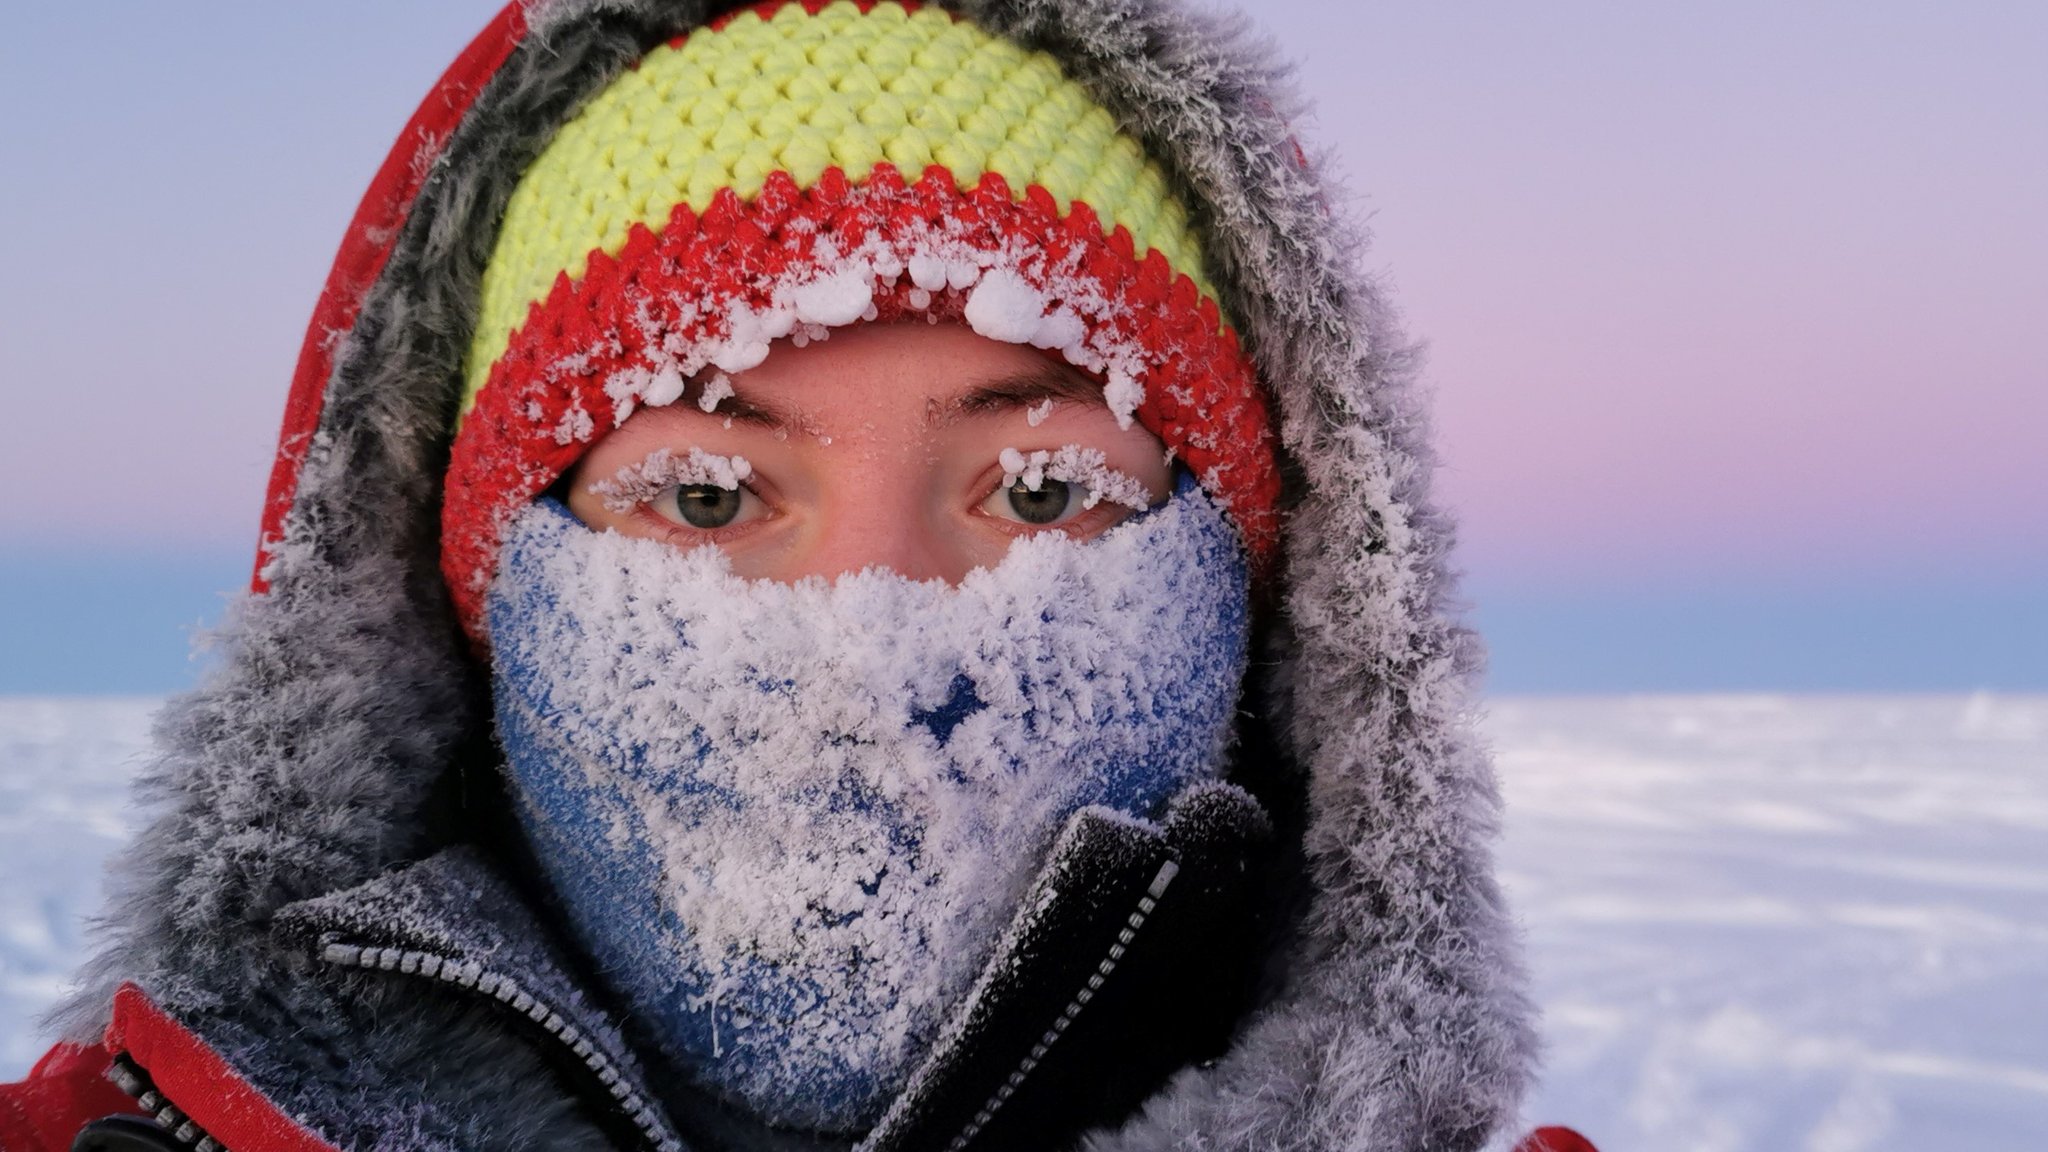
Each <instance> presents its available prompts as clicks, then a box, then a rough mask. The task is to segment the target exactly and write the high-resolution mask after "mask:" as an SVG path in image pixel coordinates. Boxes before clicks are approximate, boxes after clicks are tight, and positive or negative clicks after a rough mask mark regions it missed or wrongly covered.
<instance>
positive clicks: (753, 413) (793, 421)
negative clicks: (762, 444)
mask: <svg viewBox="0 0 2048 1152" xmlns="http://www.w3.org/2000/svg"><path fill="white" fill-rule="evenodd" d="M716 375H717V374H716V373H706V374H705V375H703V376H699V377H698V378H696V379H694V380H692V381H690V385H689V387H688V388H687V389H685V390H684V392H683V395H682V396H681V397H680V398H678V399H677V401H676V403H677V405H678V406H681V405H685V404H687V405H689V406H690V407H692V408H697V409H699V410H701V409H702V407H703V405H702V404H701V403H700V401H701V400H702V399H703V398H704V390H705V389H706V388H707V387H709V386H710V383H711V380H712V379H713V378H714V377H715V376H716ZM739 388H740V384H739V382H738V381H736V380H728V381H727V382H726V387H725V390H724V391H725V394H724V395H723V396H721V397H720V398H719V401H718V403H717V404H716V405H714V406H713V407H712V409H711V412H710V414H711V415H713V416H723V417H729V418H731V419H732V420H734V421H735V422H737V423H740V424H746V425H749V426H751V427H755V428H765V429H767V430H768V431H770V432H779V431H783V430H786V429H795V428H799V427H801V426H802V425H803V417H802V416H800V415H799V414H797V413H796V412H793V411H791V410H790V409H787V408H784V407H782V406H781V405H778V404H774V403H771V402H769V401H766V400H756V399H753V398H750V397H748V396H747V395H745V394H744V393H742V392H741V391H740V390H739Z"/></svg>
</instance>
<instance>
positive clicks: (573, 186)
mask: <svg viewBox="0 0 2048 1152" xmlns="http://www.w3.org/2000/svg"><path fill="white" fill-rule="evenodd" d="M1205 268H1206V266H1205V262H1204V259H1203V253H1202V248H1201V243H1200V241H1199V239H1198V238H1197V236H1196V234H1195V231H1194V229H1193V227H1192V225H1191V222H1190V221H1189V219H1188V214H1187V212H1186V210H1185V209H1184V208H1183V207H1182V205H1181V204H1180V203H1179V202H1178V200H1177V199H1176V198H1175V196H1174V194H1173V192H1172V191H1171V188H1170V185H1169V183H1168V180H1167V178H1166V176H1165V174H1164V173H1163V172H1162V171H1161V170H1160V168H1159V166H1158V165H1157V164H1156V163H1154V162H1153V161H1152V160H1151V159H1150V158H1149V157H1147V155H1146V154H1145V150H1144V148H1143V146H1142V145H1141V144H1140V143H1139V142H1138V141H1137V140H1136V139H1134V138H1133V137H1132V136H1130V135H1128V134H1127V133H1125V132H1123V131H1121V130H1120V129H1119V128H1118V126H1117V124H1116V122H1115V120H1114V119H1113V118H1112V117H1111V115H1110V114H1109V113H1108V112H1107V111H1106V110H1105V109H1103V108H1102V107H1101V106H1100V105H1099V104H1098V103H1096V102H1095V100H1094V99H1093V98H1092V97H1091V96H1090V95H1089V94H1088V92H1087V91H1086V90H1085V89H1084V88H1082V87H1081V86H1080V85H1079V84H1076V83H1075V82H1074V81H1073V80H1071V79H1069V78H1068V77H1066V76H1065V75H1064V74H1063V73H1062V71H1061V70H1060V68H1059V66H1058V65H1057V64H1056V63H1055V62H1054V61H1053V60H1052V58H1051V57H1049V56H1047V55H1045V54H1044V53H1038V52H1031V51H1028V50H1026V49H1024V48H1022V47H1019V46H1017V45H1016V44H1013V43H1010V42H1008V41H1005V40H1002V39H1000V38H997V37H994V36H991V35H989V34H988V33H986V32H984V31H982V30H980V29H978V28H976V27H975V26H974V25H973V24H971V23H969V22H967V21H965V20H961V19H959V18H957V17H955V16H952V15H950V14H948V13H946V12H943V11H940V10H938V9H935V8H920V7H918V6H917V5H916V4H915V3H913V2H910V0H900V2H899V0H885V2H879V3H877V2H875V0H834V2H831V3H824V2H822V0H775V2H770V3H764V4H759V5H756V6H754V7H751V8H747V9H743V10H741V11H738V12H736V13H733V14H731V15H728V16H726V17H724V18H721V19H720V20H718V21H716V22H714V23H712V24H710V25H709V26H707V27H705V28H702V29H699V30H697V31H695V32H693V33H691V34H689V35H688V36H686V37H683V38H679V39H677V40H674V41H672V42H670V43H668V44H666V45H664V46H662V47H659V48H656V49H655V50H653V51H651V52H649V53H648V54H647V55H646V56H645V57H643V58H642V59H641V60H640V61H639V63H638V64H637V66H636V67H635V68H633V69H632V70H630V71H628V72H626V73H624V74H623V75H621V76H620V77H619V78H618V79H616V80H615V81H613V82H612V83H611V85H610V86H609V87H608V88H606V89H605V90H604V91H602V92H601V93H600V94H599V95H598V96H597V97H596V98H595V99H593V100H592V101H591V102H590V103H589V105H588V106H587V107H585V108H584V109H583V111H582V112H581V113H580V114H578V115H577V116H576V117H575V118H574V119H573V120H571V121H570V122H569V123H568V124H567V125H565V126H564V127H563V128H562V130H561V131H560V132H559V133H558V134H557V135H556V137H555V138H554V140H553V141H552V142H551V143H550V144H549V146H548V147H547V149H546V150H545V151H544V152H543V153H542V154H541V156H540V157H539V158H538V159H537V160H536V161H535V162H534V163H533V165H532V167H531V168H529V169H528V170H527V172H526V173H525V174H524V175H523V177H522V178H521V181H520V183H519V185H518V187H517V189H516V190H515V192H514V193H513V195H512V198H511V200H510V203H509V204H508V206H507V208H506V211H505V215H504V219H503V223H502V226H501V229H500V232H499V235H498V239H497V246H496V249H495V251H494V253H493V255H492V257H491V260H490V263H489V265H488V267H487V268H486V270H485V274H484V278H483V283H482V289H481V294H482V295H481V302H480V314H479V318H478V321H477V324H476V327H475V330H474V335H473V339H472V342H471V345H470V348H469V353H468V357H467V360H466V363H465V369H464V373H465V381H464V396H463V401H462V407H461V417H460V419H461V424H460V427H459V430H458V432H457V435H456V437H455V442H454V447H453V454H452V458H451V460H450V464H449V472H448V478H447V491H446V501H445V503H444V506H443V514H442V516H443V519H442V529H443V531H442V570H443V572H444V574H445V576H446V578H447V581H448V586H449V589H450V592H451V594H452V595H453V598H454V602H455V606H456V609H457V612H458V614H459V615H460V617H461V619H462V621H463V624H464V627H465V628H466V629H468V631H469V632H470V634H471V636H472V637H474V638H476V639H478V640H479V641H481V640H482V639H483V632H484V625H483V621H482V607H483V600H484V593H485V591H486V590H487V588H488V586H489V584H490V581H491V578H492V576H493V574H494V572H495V569H496V562H497V553H498V550H499V547H500V544H501V542H502V540H503V538H504V532H505V529H506V527H507V525H508V524H509V522H510V519H511V517H512V515H513V514H514V513H516V512H517V511H518V510H519V509H520V508H521V507H523V506H524V505H525V504H527V503H528V502H529V501H531V500H532V498H533V497H534V496H536V495H537V494H539V493H540V492H542V491H543V490H545V489H546V488H547V487H548V486H549V485H550V484H552V483H553V482H554V481H555V480H557V479H558V478H559V477H561V476H562V475H563V474H564V473H566V472H567V471H568V470H569V469H570V468H571V467H572V466H573V465H574V464H575V462H576V461H577V459H578V458H580V457H581V456H582V454H583V453H584V452H585V451H586V450H588V448H589V447H590V446H591V444H593V443H594V442H595V441H596V439H597V438H598V437H599V436H600V435H602V434H603V433H604V432H606V431H609V430H610V429H612V428H615V427H617V426H618V425H619V424H621V423H623V422H624V421H625V420H626V419H627V418H628V417H629V416H631V415H632V413H633V412H634V411H635V410H636V408H637V407H639V406H640V405H657V406H658V405H663V404H669V403H673V402H675V401H676V400H678V399H679V398H680V397H681V396H682V394H683V392H684V390H685V388H686V385H687V383H688V381H689V380H690V379H691V378H693V377H696V376H698V375H699V374H700V373H705V372H707V371H710V372H716V373H725V372H742V371H745V370H746V369H748V368H751V367H753V366H755V365H757V364H759V363H760V362H761V361H762V360H763V359H764V358H765V357H766V356H767V354H768V349H769V346H770V344H771V342H772V341H774V340H777V339H782V338H784V337H788V338H790V339H792V340H794V341H797V342H803V341H805V340H807V339H816V338H822V337H823V336H824V335H825V332H826V331H827V330H828V329H830V328H833V327H838V326H842V325H846V324H853V323H860V322H864V321H877V320H895V319H902V318H906V317H912V316H915V315H917V314H923V315H925V316H927V317H930V318H932V319H934V320H952V321H958V322H963V323H966V324H968V325H969V326H971V327H972V328H973V329H974V330H975V331H976V332H978V333H980V334H981V335H983V336H986V337H989V338H991V339H996V340H1002V341H1005V342H1009V343H1016V344H1029V345H1032V346H1035V347H1037V348H1041V349H1044V350H1046V352H1047V354H1049V355H1057V356H1060V357H1062V358H1063V359H1065V360H1066V361H1067V362H1068V363H1070V364H1073V365H1075V366H1076V367H1077V368H1079V369H1081V370H1082V371H1084V372H1086V373H1089V374H1090V375H1092V376H1094V377H1095V378H1097V379H1099V380H1100V381H1101V382H1102V383H1103V388H1104V399H1105V401H1106V402H1107V403H1108V405H1109V406H1110V408H1111V409H1112V411H1114V412H1115V413H1116V414H1117V416H1118V418H1119V419H1120V420H1122V421H1124V422H1125V423H1128V422H1130V421H1131V420H1133V419H1135V420H1136V421H1137V422H1138V423H1139V424H1141V425H1142V426H1143V427H1145V428H1146V429H1147V430H1149V431H1151V432H1152V433H1153V434H1154V435H1156V436H1158V437H1159V438H1160V440H1161V441H1163V442H1164V443H1165V444H1166V445H1167V446H1168V448H1169V450H1170V451H1171V452H1172V453H1173V455H1174V457H1175V458H1177V459H1178V460H1180V461H1182V462H1183V463H1184V464H1185V465H1186V466H1187V467H1188V469H1189V470H1190V472H1191V473H1192V474H1193V475H1194V476H1195V477H1196V478H1197V479H1198V480H1199V481H1200V483H1201V484H1202V486H1203V487H1204V489H1205V490H1207V491H1208V493H1209V494H1210V495H1211V497H1212V498H1214V499H1216V500H1217V501H1218V502H1219V503H1220V504H1221V505H1223V506H1224V507H1225V508H1226V509H1227V511H1228V513H1229V515H1230V516H1231V518H1232V520H1233V522H1234V523H1235V524H1236V525H1237V527H1238V529H1239V531H1240V532H1241V533H1242V535H1243V537H1244V541H1245V544H1246V547H1247V550H1248V552H1249V553H1250V555H1251V558H1252V561H1253V564H1254V567H1255V569H1257V568H1260V567H1263V566H1265V565H1267V564H1269V563H1270V561H1271V559H1272V556H1273V553H1274V550H1275V545H1276V543H1277V530H1276V529H1277V525H1276V520H1277V512H1276V503H1277V500H1278V494H1279V474H1278V469H1277V465H1276V462H1275V455H1274V446H1273V434H1272V431H1271V423H1270V420H1269V417H1268V415H1267V411H1266V404H1265V400H1264V397H1263V395H1262V393H1261V391H1260V389H1259V386H1258V382H1257V379H1256V376H1255V374H1254V371H1253V368H1252V365H1251V362H1250V360H1249V358H1248V357H1247V356H1246V355H1245V353H1244V351H1243V350H1242V349H1241V348H1240V347H1239V345H1238V340H1237V336H1236V334H1235V332H1234V331H1233V329H1232V327H1231V325H1230V324H1229V322H1228V319H1227V317H1225V316H1224V315H1223V313H1222V310H1221V309H1220V307H1219V305H1218V302H1217V293H1216V291H1215V290H1214V288H1213V287H1212V286H1211V285H1210V284H1209V283H1208V281H1207V280H1206V279H1205ZM719 379H720V377H718V376H715V375H714V376H713V377H711V380H710V387H709V388H708V389H707V392H708V393H709V394H710V395H713V396H715V395H716V394H717V392H718V382H719Z"/></svg>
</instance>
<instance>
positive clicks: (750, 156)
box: [462, 0, 1215, 413]
mask: <svg viewBox="0 0 2048 1152" xmlns="http://www.w3.org/2000/svg"><path fill="white" fill-rule="evenodd" d="M813 7H816V11H812V8H813ZM863 8H866V10H865V11H863ZM882 162H887V163H890V164H893V165H894V166H895V167H896V168H897V169H899V170H901V171H903V172H905V173H908V174H912V175H914V174H916V173H919V172H922V171H924V170H925V168H926V167H927V166H929V165H933V164H937V165H940V166H943V167H945V168H946V169H948V170H949V171H950V172H951V174H952V176H953V178H954V179H955V180H956V181H957V182H958V183H959V186H960V187H961V188H962V189H963V190H964V189H967V188H971V187H973V186H974V185H976V184H977V183H979V181H980V179H981V177H982V175H983V174H984V173H988V172H994V173H997V174H1000V175H1001V176H1002V177H1003V178H1004V179H1005V180H1007V181H1008V182H1009V185H1010V187H1011V188H1012V189H1014V190H1015V191H1016V193H1017V194H1018V195H1019V196H1020V197H1021V196H1022V194H1023V193H1024V191H1025V190H1026V189H1027V188H1029V187H1030V186H1031V185H1038V186H1040V187H1043V188H1044V189H1045V190H1046V191H1047V192H1049V193H1050V194H1051V195H1052V197H1053V199H1054V200H1055V202H1056V203H1057V204H1058V206H1059V209H1060V210H1061V212H1063V213H1064V212H1065V211H1067V209H1068V208H1069V207H1070V205H1071V204H1072V203H1073V202H1074V201H1076V200H1078V201H1081V202H1083V203H1085V204H1087V205H1088V206H1089V207H1091V208H1093V209H1094V210H1095V212H1096V214H1097V215H1098V216H1099V218H1100V219H1101V223H1102V226H1103V228H1104V229H1105V230H1110V229H1113V228H1114V227H1115V226H1118V225H1121V226H1122V227H1123V228H1124V229H1125V230H1126V231H1127V232H1128V233H1129V234H1130V237H1131V239H1132V241H1133V244H1134V247H1135V249H1136V252H1137V255H1138V256H1140V257H1143V256H1144V255H1145V254H1146V253H1148V252H1151V251H1157V252H1159V253H1160V254H1161V255H1163V256H1164V257H1165V258H1166V260H1167V262H1168V263H1169V264H1170V265H1171V266H1172V268H1173V270H1174V271H1175V272H1179V273H1183V274H1185V275H1187V276H1189V277H1190V278H1192V279H1193V280H1194V281H1195V284H1196V286H1197V287H1198V288H1199V289H1200V290H1201V293H1202V295H1203V296H1205V297H1208V298H1209V299H1211V300H1214V299H1215V292H1214V291H1213V289H1212V288H1211V287H1210V285H1209V284H1208V282H1207V280H1206V279H1205V278H1204V276H1203V271H1204V266H1203V261H1202V255H1201V248H1200V245H1199V244H1198V242H1197V241H1196V239H1195V236H1194V234H1193V232H1192V230H1191V229H1190V227H1189V224H1188V218H1187V212H1186V210H1185V209H1184V208H1183V207H1182V206H1181V205H1180V203H1179V202H1178V201H1177V200H1176V199H1175V198H1174V197H1173V196H1172V194H1171V193H1170V192H1169V191H1168V187H1167V182H1166V179H1165V177H1164V175H1163V173H1161V172H1160V170H1159V168H1158V166H1157V165H1155V164H1154V163H1152V162H1151V161H1150V160H1149V159H1148V158H1147V157H1146V155H1145V152H1144V149H1143V148H1142V147H1141V146H1140V145H1139V143H1138V142H1137V140H1135V139H1134V138H1132V137H1131V136H1129V135H1127V134H1125V133H1124V132H1122V131H1120V130H1119V129H1118V128H1117V125H1116V121H1115V120H1114V119H1113V118H1112V117H1111V116H1110V114H1109V113H1108V112H1107V111H1106V110H1104V109H1103V108H1102V107H1101V106H1100V105H1098V104H1097V103H1095V101H1094V100H1093V98H1092V97H1090V96H1089V95H1088V93H1087V92H1086V90H1084V89H1083V88H1081V86H1080V85H1078V84H1076V83H1074V82H1073V81H1071V80H1069V79H1068V78H1067V77H1066V76H1065V75H1064V74H1063V73H1062V71H1061V70H1060V68H1059V65H1058V64H1057V63H1055V62H1054V61H1053V59H1052V58H1051V57H1050V56H1047V55H1046V54H1044V53H1042V52H1029V51H1026V50H1024V49H1022V48H1019V47H1018V46H1016V45H1014V44H1012V43H1010V42H1008V41H1006V40H1003V39H1000V38H998V37H994V36H991V35H989V34H988V33H986V32H983V31H982V30H980V29H978V28H976V27H975V26H974V25H973V24H970V23H968V22H966V21H960V20H955V19H954V18H953V17H951V16H950V15H948V14H947V13H945V12H943V11H940V10H938V9H935V8H917V7H906V6H905V5H903V4H901V3H896V2H894V0H885V2H882V3H875V4H873V5H872V6H868V5H860V4H856V3H854V2H853V0H835V2H833V3H829V4H825V5H822V6H816V5H811V4H803V3H785V4H782V5H781V6H780V7H774V6H769V5H764V6H762V7H761V8H757V9H749V10H745V11H742V12H740V13H738V14H737V15H735V16H734V17H732V18H729V19H727V20H726V21H724V22H722V23H720V24H717V25H713V26H711V27H707V28H702V29H699V30H697V31H695V32H692V33H691V34H690V35H689V36H688V37H686V38H684V39H681V40H677V41H675V42H673V43H671V44H668V45H665V46H663V47H660V48H657V49H655V50H654V51H652V52H650V53H648V54H647V56H646V57H644V58H643V59H642V60H641V62H640V63H639V65H638V67H637V68H635V69H633V70H631V71H629V72H627V73H625V74H623V75H622V76H620V77H619V78H618V79H617V80H615V81H613V82H612V84H611V85H610V86H609V87H608V88H606V89H605V90H604V91H603V92H602V93H601V94H600V95H598V96H597V97H596V98H595V99H594V100H592V101H591V102H590V104H589V105H588V106H586V107H585V108H584V109H583V111H582V112H581V113H579V114H578V115H577V116H576V118H575V119H573V120H571V121H570V122H569V123H568V124H567V125H566V126H564V127H563V129H562V130H561V131H560V133H558V134H557V135H556V137H555V139H554V140H553V142H552V143H551V144H550V145H549V146H548V148H547V149H546V151H544V152H543V153H542V154H541V156H540V158H539V159H538V160H536V161H535V162H534V164H533V166H532V167H531V168H530V169H529V170H528V171H527V173H526V174H525V176H524V177H523V178H522V180H521V182H520V185H519V187H518V188H517V190H516V191H515V192H514V193H513V195H512V198H511V201H510V203H509V204H508V206H507V208H506V212H505V218H504V222H503V226H502V230H501V232H500V234H499V238H498V243H497V249H496V252H495V254H494V255H493V256H492V258H491V261H490V264H489V266H488V269H487V270H486V272H485V275H484V279H483V285H482V312H481V316H480V318H479V321H478V324H477V328H476V332H475V336H474V339H473V341H472V343H471V346H470V350H469V357H468V361H467V364H466V365H465V372H464V375H465V379H464V385H465V387H464V396H463V403H462V411H464V412H465V413H466V412H467V411H468V410H469V409H470V407H471V406H472V405H473V404H474V403H475V400H476V395H477V392H478V391H479V390H480V389H481V388H482V387H483V384H484V382H485V381H486V380H487V379H488V378H489V376H490V371H491V365H492V364H493V363H494V362H496V361H497V360H498V358H499V357H500V356H501V355H503V353H504V351H505V349H506V346H507V344H508V342H509V340H510V338H511V336H512V333H513V332H514V331H515V330H517V329H518V328H519V326H520V325H521V324H523V323H524V322H525V320H526V317H527V314H528V312H529V310H530V309H531V308H532V307H533V306H534V305H535V304H536V303H539V302H541V301H542V300H544V299H545V298H546V297H547V295H548V293H549V291H550V289H551V288H552V287H553V286H554V283H555V281H556V279H557V277H559V276H563V275H566V276H568V277H569V278H570V279H571V280H575V279H579V278H580V277H581V276H582V275H583V273H584V269H585V267H586V265H587V262H588V259H589V257H590V255H591V254H592V253H593V252H603V253H606V254H607V255H614V256H615V255H617V254H618V253H619V251H620V250H621V249H622V248H623V247H624V246H625V243H626V240H627V237H628V235H629V233H630V231H631V230H632V228H633V226H634V225H636V224H639V225H644V226H646V227H647V228H648V229H650V230H653V231H656V232H659V231H660V230H661V229H662V227H663V226H664V225H665V224H666V223H667V221H668V219H669V217H670V215H671V213H672V211H673V210H674V208H675V206H676V205H678V204H687V205H688V206H689V207H690V208H691V210H692V211H695V212H698V213H701V212H703V211H704V210H705V209H706V208H708V207H709V206H710V204H711V201H712V197H713V196H714V195H715V194H716V193H717V192H718V191H719V190H720V189H724V188H730V189H732V190H733V191H734V192H736V193H737V194H738V195H739V196H740V198H741V199H742V200H743V201H751V200H752V199H753V198H754V197H755V196H757V195H758V194H759V193H760V191H761V189H762V187H763V185H764V183H765V182H766V180H767V178H768V176H769V174H770V173H772V172H776V171H782V172H786V173H788V174H789V175H790V176H791V177H792V178H794V180H795V181H796V184H797V186H798V187H799V188H802V189H808V188H809V187H811V186H812V185H814V184H815V182H816V181H817V180H818V179H819V177H820V176H821V175H822V174H823V173H824V171H825V170H826V169H827V168H829V167H837V168H839V169H841V170H843V171H844V172H845V174H846V176H847V178H848V179H850V180H853V181H855V182H860V181H862V180H864V179H865V178H866V177H867V175H868V174H869V173H870V172H871V171H872V170H873V169H874V166H875V165H876V164H877V163H882Z"/></svg>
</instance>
